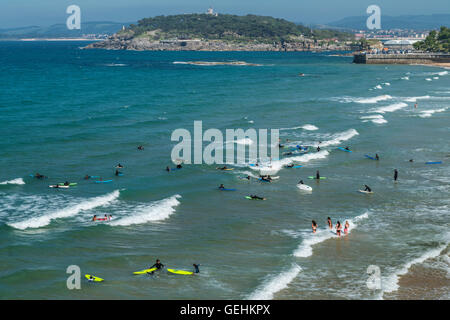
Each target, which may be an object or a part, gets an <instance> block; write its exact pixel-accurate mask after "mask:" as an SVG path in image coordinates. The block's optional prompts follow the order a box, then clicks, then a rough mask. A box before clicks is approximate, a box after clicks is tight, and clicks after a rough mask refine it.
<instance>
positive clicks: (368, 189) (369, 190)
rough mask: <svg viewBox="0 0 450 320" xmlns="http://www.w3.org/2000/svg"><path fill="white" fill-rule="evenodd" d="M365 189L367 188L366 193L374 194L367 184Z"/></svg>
mask: <svg viewBox="0 0 450 320" xmlns="http://www.w3.org/2000/svg"><path fill="white" fill-rule="evenodd" d="M364 187H365V189H364V191H367V192H372V189H370V187H369V186H368V185H367V184H365V185H364Z"/></svg>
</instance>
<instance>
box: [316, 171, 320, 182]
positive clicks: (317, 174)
mask: <svg viewBox="0 0 450 320" xmlns="http://www.w3.org/2000/svg"><path fill="white" fill-rule="evenodd" d="M316 179H317V180H320V173H319V170H317V171H316Z"/></svg>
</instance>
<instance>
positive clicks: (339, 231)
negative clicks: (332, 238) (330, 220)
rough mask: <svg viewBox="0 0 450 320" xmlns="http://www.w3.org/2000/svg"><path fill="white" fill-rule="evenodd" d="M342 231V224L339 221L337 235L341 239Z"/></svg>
mask: <svg viewBox="0 0 450 320" xmlns="http://www.w3.org/2000/svg"><path fill="white" fill-rule="evenodd" d="M341 229H342V225H341V222H340V221H338V222H337V223H336V234H337V235H338V236H339V237H340V236H341Z"/></svg>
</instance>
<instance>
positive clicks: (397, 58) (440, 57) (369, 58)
mask: <svg viewBox="0 0 450 320" xmlns="http://www.w3.org/2000/svg"><path fill="white" fill-rule="evenodd" d="M353 62H354V63H364V64H434V63H450V54H445V53H405V54H390V53H389V54H364V53H358V54H355V55H354V56H353Z"/></svg>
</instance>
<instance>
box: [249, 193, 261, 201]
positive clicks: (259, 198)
mask: <svg viewBox="0 0 450 320" xmlns="http://www.w3.org/2000/svg"><path fill="white" fill-rule="evenodd" d="M250 198H252V199H258V200H264V198H261V197H258V196H257V195H253V194H252V195H250Z"/></svg>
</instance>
